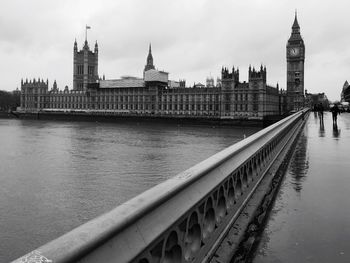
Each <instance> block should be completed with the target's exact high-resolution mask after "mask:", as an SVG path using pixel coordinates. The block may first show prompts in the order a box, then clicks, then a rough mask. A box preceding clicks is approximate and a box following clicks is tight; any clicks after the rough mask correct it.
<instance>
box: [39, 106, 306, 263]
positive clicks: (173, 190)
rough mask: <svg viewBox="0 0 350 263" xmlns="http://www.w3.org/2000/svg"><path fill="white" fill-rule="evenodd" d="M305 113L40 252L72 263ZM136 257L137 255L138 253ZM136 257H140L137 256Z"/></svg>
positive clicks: (255, 136) (172, 180) (277, 125)
mask: <svg viewBox="0 0 350 263" xmlns="http://www.w3.org/2000/svg"><path fill="white" fill-rule="evenodd" d="M305 111H306V110H303V111H300V112H297V113H295V114H293V115H291V116H288V117H286V118H285V119H283V120H281V121H279V122H277V123H275V124H273V125H271V126H269V127H267V128H265V129H263V130H261V131H259V132H257V133H255V134H253V135H251V136H249V137H247V138H246V139H244V140H242V141H240V142H238V143H236V144H234V145H232V146H230V147H228V148H226V149H224V150H222V151H220V152H218V153H216V154H215V155H213V156H211V157H209V158H207V159H206V160H204V161H202V162H200V163H199V164H196V165H194V166H193V167H191V168H189V169H187V170H186V171H184V172H181V173H179V174H178V175H176V176H174V177H172V178H170V179H168V180H166V181H164V182H162V183H160V184H158V185H156V186H154V187H152V188H150V189H148V190H146V191H145V192H143V193H141V194H139V195H137V196H135V197H134V198H132V199H130V200H129V201H127V202H125V203H123V204H121V205H120V206H118V207H116V208H114V209H113V210H111V211H109V212H107V213H105V214H103V215H101V216H99V217H97V218H95V219H92V220H91V221H88V222H86V223H84V224H83V225H81V226H79V227H77V228H75V229H73V230H72V231H70V232H68V233H66V234H64V235H63V236H61V237H59V238H57V239H55V240H53V241H51V242H49V243H47V244H45V245H43V246H42V247H40V248H39V249H38V250H37V251H40V252H41V253H43V255H45V256H47V257H49V259H54V262H57V263H58V262H59V263H63V262H64V263H66V262H73V261H75V260H77V259H79V258H81V257H83V256H85V255H86V254H88V253H89V252H90V251H91V250H93V249H95V248H97V247H99V246H100V245H101V244H103V243H104V242H106V241H107V240H109V239H110V238H111V237H113V236H115V235H116V234H118V233H119V232H121V231H123V230H124V229H125V228H127V227H129V226H131V225H132V224H134V223H135V222H136V221H137V220H139V219H140V218H142V217H143V216H145V215H146V214H148V213H150V212H152V211H153V210H154V209H155V208H157V207H159V206H161V205H162V204H163V203H164V202H166V201H168V200H170V199H171V198H172V197H173V196H175V195H176V194H178V193H179V192H181V191H183V190H184V189H186V188H187V187H188V186H189V185H191V184H193V183H194V182H196V181H197V180H199V179H200V178H201V177H202V176H205V175H206V174H208V173H209V172H210V171H212V170H214V169H215V168H217V167H218V166H219V165H221V164H222V163H224V162H225V161H226V160H228V159H230V158H232V157H233V156H235V155H237V154H238V153H240V152H241V151H243V150H244V149H246V148H247V147H249V146H251V145H252V144H254V143H256V142H258V141H260V142H261V143H266V142H263V141H262V140H263V139H264V138H265V137H267V136H268V135H270V136H271V134H272V133H273V134H276V133H277V131H279V130H280V129H281V128H283V127H286V126H287V125H288V124H290V123H291V122H293V121H294V120H295V119H297V118H299V117H300V115H302V114H305ZM135 253H137V252H135ZM135 256H137V254H135Z"/></svg>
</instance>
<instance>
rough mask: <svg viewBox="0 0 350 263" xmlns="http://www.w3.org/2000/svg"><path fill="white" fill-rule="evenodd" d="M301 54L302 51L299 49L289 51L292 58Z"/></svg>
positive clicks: (293, 48) (294, 48)
mask: <svg viewBox="0 0 350 263" xmlns="http://www.w3.org/2000/svg"><path fill="white" fill-rule="evenodd" d="M299 53H300V50H299V48H297V47H292V48H290V49H289V54H290V55H291V56H298V55H299Z"/></svg>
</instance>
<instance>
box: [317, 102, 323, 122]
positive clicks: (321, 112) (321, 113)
mask: <svg viewBox="0 0 350 263" xmlns="http://www.w3.org/2000/svg"><path fill="white" fill-rule="evenodd" d="M317 110H318V116H319V117H320V119H321V121H323V111H324V108H323V105H322V103H319V104H318V106H317Z"/></svg>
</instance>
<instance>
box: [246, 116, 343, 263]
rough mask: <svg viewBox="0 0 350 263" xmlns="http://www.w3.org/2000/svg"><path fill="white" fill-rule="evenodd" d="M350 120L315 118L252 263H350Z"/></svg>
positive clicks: (298, 148) (303, 136)
mask: <svg viewBox="0 0 350 263" xmlns="http://www.w3.org/2000/svg"><path fill="white" fill-rule="evenodd" d="M349 199H350V114H349V113H343V114H341V115H340V116H339V117H338V125H337V126H336V127H334V126H333V125H332V116H331V113H325V114H324V121H323V124H322V122H320V119H319V118H318V117H317V115H315V114H314V113H313V112H311V113H310V115H309V119H308V121H307V123H306V125H305V127H304V130H303V132H302V134H301V137H300V138H299V141H298V144H297V146H296V151H295V153H294V155H293V157H292V160H291V163H290V165H289V168H288V170H287V173H286V175H285V178H284V181H283V183H282V185H281V189H280V192H279V194H278V196H277V198H276V201H275V204H274V207H273V208H272V211H271V213H270V218H269V220H268V222H267V225H266V228H265V230H264V231H263V233H262V235H261V237H260V243H259V244H258V246H257V248H256V252H255V257H254V259H253V262H256V263H265V262H350V200H349Z"/></svg>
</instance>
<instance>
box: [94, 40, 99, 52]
mask: <svg viewBox="0 0 350 263" xmlns="http://www.w3.org/2000/svg"><path fill="white" fill-rule="evenodd" d="M94 52H95V53H98V45H97V40H96V43H95V51H94Z"/></svg>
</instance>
